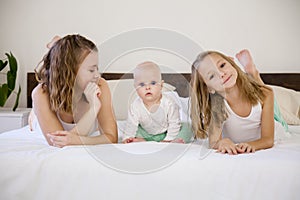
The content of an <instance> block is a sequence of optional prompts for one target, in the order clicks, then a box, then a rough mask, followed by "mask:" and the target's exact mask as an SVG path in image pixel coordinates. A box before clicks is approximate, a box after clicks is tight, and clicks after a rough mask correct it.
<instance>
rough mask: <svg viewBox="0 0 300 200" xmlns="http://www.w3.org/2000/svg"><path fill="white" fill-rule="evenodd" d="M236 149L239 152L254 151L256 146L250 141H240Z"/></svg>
mask: <svg viewBox="0 0 300 200" xmlns="http://www.w3.org/2000/svg"><path fill="white" fill-rule="evenodd" d="M236 150H237V151H238V152H239V153H254V152H255V148H254V147H253V146H251V145H249V144H248V143H239V144H237V145H236Z"/></svg>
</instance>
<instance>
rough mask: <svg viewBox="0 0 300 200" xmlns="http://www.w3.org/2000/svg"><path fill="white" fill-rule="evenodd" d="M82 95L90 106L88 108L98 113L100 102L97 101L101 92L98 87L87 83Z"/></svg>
mask: <svg viewBox="0 0 300 200" xmlns="http://www.w3.org/2000/svg"><path fill="white" fill-rule="evenodd" d="M84 95H85V97H86V99H87V101H88V102H89V104H90V108H93V109H95V111H96V113H98V112H99V110H100V108H101V101H100V99H99V98H100V96H101V91H100V88H99V86H98V85H97V84H96V83H94V82H89V83H88V85H87V86H86V88H85V90H84Z"/></svg>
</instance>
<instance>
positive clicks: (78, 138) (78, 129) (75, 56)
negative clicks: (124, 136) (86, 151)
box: [31, 35, 117, 147]
mask: <svg viewBox="0 0 300 200" xmlns="http://www.w3.org/2000/svg"><path fill="white" fill-rule="evenodd" d="M56 40H57V41H55V43H53V44H51V45H52V46H51V48H50V50H49V52H48V53H47V54H46V55H45V56H44V58H43V60H42V62H41V65H40V67H39V68H38V69H37V70H36V76H37V78H38V81H39V83H40V84H39V85H38V86H37V87H36V88H35V89H34V90H33V92H32V99H33V111H34V114H35V116H34V117H33V118H32V119H33V120H32V122H31V124H32V126H31V127H32V128H33V129H34V130H35V131H41V132H42V133H43V134H44V136H45V138H46V140H47V142H48V143H49V145H53V146H56V147H64V146H66V145H83V144H85V145H90V144H103V143H114V142H116V141H117V125H116V121H115V117H114V114H113V108H112V100H111V94H110V90H109V88H108V85H107V83H106V81H105V80H104V79H103V78H101V77H100V74H99V72H98V50H97V47H96V46H95V44H94V43H93V42H91V41H90V40H88V39H86V38H84V37H82V36H80V35H68V36H65V37H63V38H61V39H56ZM95 132H97V133H100V134H96V136H91V134H92V133H95Z"/></svg>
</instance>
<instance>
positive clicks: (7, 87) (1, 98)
mask: <svg viewBox="0 0 300 200" xmlns="http://www.w3.org/2000/svg"><path fill="white" fill-rule="evenodd" d="M5 55H6V57H5V58H4V59H1V60H0V75H1V76H5V75H6V81H4V82H3V83H1V84H0V107H3V106H4V105H5V103H6V101H7V99H8V98H9V97H10V95H11V94H15V95H16V100H15V104H14V106H13V108H12V110H13V111H15V110H16V109H17V107H18V105H19V97H20V94H21V86H20V85H19V89H18V92H15V91H14V90H15V85H16V79H17V71H18V63H17V59H16V58H15V57H14V55H13V54H12V53H11V52H10V53H5ZM7 64H9V65H8V66H9V69H8V70H7V72H6V73H5V72H2V70H4V69H6V66H7ZM3 79H4V80H5V78H2V77H1V80H3Z"/></svg>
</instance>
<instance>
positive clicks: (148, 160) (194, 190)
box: [0, 126, 300, 200]
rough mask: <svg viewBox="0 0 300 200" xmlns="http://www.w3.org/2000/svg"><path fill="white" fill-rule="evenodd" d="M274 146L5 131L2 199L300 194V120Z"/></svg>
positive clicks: (0, 139) (0, 147) (0, 156)
mask: <svg viewBox="0 0 300 200" xmlns="http://www.w3.org/2000/svg"><path fill="white" fill-rule="evenodd" d="M292 131H293V132H294V133H293V134H291V135H290V137H288V138H285V139H282V140H280V141H276V144H275V146H274V147H273V148H271V149H267V150H261V151H257V152H256V153H254V154H240V155H236V156H231V155H227V154H219V153H216V152H214V151H212V150H209V149H207V148H206V141H205V140H203V141H198V142H196V143H192V144H168V143H156V142H143V143H132V144H106V145H95V146H69V147H64V148H56V147H51V146H48V145H47V143H46V141H45V139H44V138H43V136H42V135H39V134H37V133H31V132H29V130H28V127H24V128H22V129H17V130H13V131H10V132H6V133H2V134H0V160H1V164H0V172H1V176H0V188H1V192H0V199H3V200H4V199H5V200H9V199H13V200H17V199H20V200H21V199H22V200H26V199H30V200H32V199H39V200H40V199H51V200H53V199H105V200H106V199H130V200H131V199H172V200H173V199H230V200H232V199H299V196H300V190H299V188H300V134H296V132H298V133H300V126H295V127H292Z"/></svg>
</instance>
